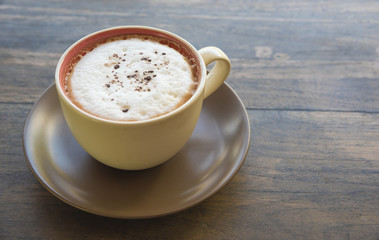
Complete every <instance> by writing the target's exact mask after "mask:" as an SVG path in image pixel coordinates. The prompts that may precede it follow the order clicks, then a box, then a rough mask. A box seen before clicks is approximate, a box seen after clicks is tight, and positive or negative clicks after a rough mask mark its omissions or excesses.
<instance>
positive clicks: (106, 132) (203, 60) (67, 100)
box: [55, 26, 230, 170]
mask: <svg viewBox="0 0 379 240" xmlns="http://www.w3.org/2000/svg"><path fill="white" fill-rule="evenodd" d="M117 36H126V38H128V36H142V38H149V37H152V38H157V39H159V40H158V42H160V43H161V44H162V45H165V46H167V47H169V48H172V49H174V50H176V51H177V52H178V53H180V54H181V55H183V57H184V58H185V59H187V61H188V63H189V65H190V66H191V68H192V70H191V71H192V74H193V76H194V81H195V82H196V84H195V85H196V87H195V88H194V89H193V91H192V92H191V95H190V97H188V99H186V101H184V102H183V103H181V104H180V105H178V106H177V107H175V108H174V109H172V110H169V111H168V112H165V113H163V114H157V115H156V116H152V117H149V118H146V119H137V120H136V119H133V120H119V119H112V117H110V118H109V117H104V116H99V115H96V114H93V113H91V112H89V111H87V110H86V109H84V108H83V107H82V106H81V105H80V104H79V105H78V104H76V103H75V101H74V100H73V98H72V97H71V96H70V94H69V91H68V90H67V78H68V75H69V74H70V73H71V70H72V69H71V70H68V69H70V66H71V64H72V63H73V62H75V61H76V60H75V59H76V58H78V56H80V55H83V56H84V55H85V54H83V49H86V48H88V47H89V46H97V45H96V44H98V43H103V42H107V39H111V38H114V37H117ZM92 48H93V47H91V49H92ZM91 51H92V50H91ZM162 54H163V53H162ZM120 59H121V58H120ZM141 59H144V58H141ZM146 59H147V58H145V59H144V60H146ZM122 60H123V61H124V59H122ZM79 61H80V60H79ZM213 62H214V63H215V64H214V65H213V66H212V68H211V69H210V71H209V72H208V71H207V65H209V64H211V63H213ZM115 64H116V65H118V64H117V63H115ZM116 65H113V66H112V67H114V68H115V69H116V68H118V66H116ZM74 71H75V70H74ZM136 71H137V70H136ZM146 72H147V71H146ZM149 72H150V71H149ZM229 72H230V61H229V59H228V57H227V56H226V55H225V53H224V52H223V51H222V50H220V49H219V48H217V47H205V48H202V49H200V50H196V49H195V48H194V47H193V46H192V45H191V44H190V43H189V42H187V41H186V40H184V39H183V38H181V37H179V36H177V35H175V34H173V33H170V32H168V31H165V30H161V29H157V28H152V27H146V26H119V27H113V28H108V29H104V30H101V31H98V32H95V33H92V34H89V35H87V36H85V37H83V38H82V39H80V40H78V41H77V42H75V43H74V44H73V45H71V46H70V47H69V48H68V49H67V50H66V51H65V52H64V53H63V55H62V56H61V58H60V60H59V62H58V64H57V68H56V72H55V83H56V89H57V92H58V97H59V102H60V105H61V108H62V111H63V115H64V118H65V120H66V123H67V125H68V127H69V129H70V131H71V133H72V135H73V136H74V138H75V139H76V140H77V142H78V143H79V144H80V145H81V146H82V147H83V149H84V150H85V151H86V152H88V154H90V155H91V156H92V157H93V158H94V159H96V160H98V161H99V162H101V163H103V164H105V165H108V166H111V167H114V168H118V169H124V170H141V169H147V168H151V167H155V166H157V165H160V164H162V163H164V162H165V161H167V160H169V159H170V158H172V157H173V156H174V155H175V154H177V153H178V152H179V151H180V149H181V148H182V147H183V146H184V145H185V143H186V142H187V141H188V139H189V138H190V137H191V135H192V132H193V131H194V129H195V126H196V124H197V121H198V119H199V116H200V112H201V108H202V104H203V101H204V99H206V98H207V97H208V96H209V95H211V94H212V93H213V92H214V91H216V90H217V88H218V87H219V86H221V85H222V84H223V82H224V81H225V79H226V78H227V76H228V74H229ZM141 75H142V73H141ZM115 76H116V75H115ZM153 76H154V75H152V76H151V77H150V76H147V77H145V78H141V80H140V81H141V82H142V81H145V82H144V84H145V85H146V84H147V81H150V79H151V78H152V77H153ZM128 77H130V75H128ZM172 77H173V78H175V76H172ZM144 79H145V80H144ZM134 80H135V79H134ZM137 80H138V79H137ZM135 81H136V80H135ZM130 84H131V82H130ZM103 87H104V86H103ZM106 87H108V88H109V84H106V86H105V88H106ZM146 89H147V88H146ZM147 90H149V91H150V89H147ZM147 90H146V91H147ZM111 100H112V101H113V99H111ZM126 111H127V109H126V110H125V109H123V112H126Z"/></svg>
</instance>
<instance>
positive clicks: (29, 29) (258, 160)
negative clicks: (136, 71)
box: [0, 0, 379, 240]
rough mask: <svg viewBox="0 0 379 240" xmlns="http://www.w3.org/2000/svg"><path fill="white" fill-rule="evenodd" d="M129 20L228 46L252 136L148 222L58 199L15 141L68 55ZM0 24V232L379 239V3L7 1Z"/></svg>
mask: <svg viewBox="0 0 379 240" xmlns="http://www.w3.org/2000/svg"><path fill="white" fill-rule="evenodd" d="M132 24H137V25H148V26H153V27H159V28H163V29H166V30H169V31H172V32H174V33H177V34H178V35H180V36H182V37H184V38H186V39H187V40H188V41H190V42H191V43H192V44H193V45H194V46H195V47H197V48H201V47H204V46H208V45H215V46H218V47H220V48H221V49H223V50H224V51H225V52H226V53H227V55H228V56H229V57H230V59H231V61H232V71H231V73H230V76H229V78H228V80H227V82H228V83H229V84H230V86H231V87H232V88H233V89H234V90H235V91H236V92H237V94H238V95H239V96H240V97H241V99H242V101H243V102H244V104H245V106H246V109H247V110H248V114H249V118H250V123H251V136H252V142H251V145H250V150H249V153H248V156H247V158H246V160H245V163H244V164H243V166H242V168H241V169H240V171H239V172H238V174H237V175H236V176H235V177H234V178H233V179H232V181H231V182H230V183H229V184H227V185H226V186H225V187H224V188H223V189H222V190H221V191H219V192H218V193H216V194H215V195H213V196H212V197H211V198H209V199H207V200H205V201H204V202H202V203H201V204H199V205H196V206H194V207H192V208H190V209H188V210H185V211H183V212H180V213H176V214H174V215H169V216H165V217H160V218H154V219H145V220H123V219H112V218H106V217H101V216H97V215H93V214H90V213H86V212H83V211H80V210H78V209H76V208H74V207H71V206H69V205H68V204H66V203H64V202H62V201H61V200H59V199H57V198H56V197H54V196H53V195H52V194H50V193H49V192H48V191H47V190H46V189H45V188H43V187H42V186H41V184H40V183H39V182H38V181H37V180H36V178H35V177H34V175H33V174H32V172H31V171H30V169H29V167H28V166H27V164H26V161H25V157H24V154H23V148H22V135H23V126H24V121H25V118H26V117H27V115H28V112H29V110H30V109H31V107H32V106H33V104H34V103H35V101H36V100H37V99H38V97H39V96H40V95H41V94H42V92H43V91H44V90H45V89H46V88H47V87H48V86H49V85H50V84H51V83H53V82H54V71H55V66H56V63H57V61H58V59H59V57H60V55H61V54H62V53H63V51H64V50H65V49H66V48H67V47H68V46H69V45H71V44H72V43H73V42H74V41H76V40H77V39H79V38H81V37H83V36H84V35H86V34H88V33H91V32H93V31H96V30H100V29H103V28H107V27H111V26H117V25H132ZM0 30H1V31H0V36H1V37H0V80H1V86H0V163H1V165H0V194H1V195H0V239H333V240H335V239H366V240H367V239H376V240H377V239H379V3H378V2H377V1H370V0H365V1H362V0H360V1H358V0H350V1H326V0H325V1H312V0H303V1H281V0H256V1H243V0H236V1H226V0H223V1H211V0H206V1H194V0H192V1H191V0H187V1H153V0H144V1H122V0H115V1H98V2H96V3H94V2H92V1H88V0H85V1H45V0H36V1H26V0H16V1H10V0H4V1H1V3H0Z"/></svg>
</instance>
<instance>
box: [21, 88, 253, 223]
mask: <svg viewBox="0 0 379 240" xmlns="http://www.w3.org/2000/svg"><path fill="white" fill-rule="evenodd" d="M23 144H24V153H25V157H26V161H27V163H28V165H29V167H30V168H31V170H32V172H33V173H34V175H35V176H36V178H37V179H38V180H39V181H40V183H41V184H42V185H43V186H44V187H45V188H46V189H47V190H49V191H50V192H51V193H52V194H53V195H55V196H56V197H58V198H59V199H61V200H63V201H64V202H66V203H68V204H70V205H72V206H74V207H76V208H79V209H81V210H84V211H87V212H90V213H94V214H98V215H102V216H107V217H114V218H128V219H135V218H151V217H158V216H163V215H168V214H172V213H176V212H179V211H181V210H184V209H187V208H189V207H191V206H194V205H195V204H198V203H200V202H201V201H203V200H205V199H207V198H208V197H210V196H212V195H213V194H215V193H216V192H217V191H218V190H220V189H221V188H222V187H223V186H225V184H227V183H228V182H229V181H230V180H231V179H232V177H233V176H234V175H235V174H236V173H237V171H238V170H239V168H240V167H241V165H242V164H243V162H244V160H245V157H246V155H247V151H248V148H249V144H250V125H249V119H248V116H247V113H246V110H245V107H244V105H243V104H242V102H241V100H240V99H239V97H238V96H237V94H236V93H235V92H234V91H233V90H232V88H231V87H229V86H228V85H227V84H223V85H222V86H221V87H220V88H219V89H218V90H217V91H216V92H214V93H213V94H212V95H211V96H210V97H208V98H207V99H206V100H205V101H204V104H203V108H202V111H201V114H200V119H199V121H198V124H197V126H196V129H195V131H194V133H193V134H192V136H191V138H190V140H189V141H188V142H187V143H186V145H185V146H184V147H183V148H182V150H181V151H180V152H179V153H178V154H177V155H176V156H174V157H173V158H171V159H169V160H168V161H167V162H165V163H163V164H162V165H160V166H157V167H154V168H150V169H147V170H140V171H126V170H118V169H114V168H111V167H108V166H106V165H103V164H102V163H100V162H98V161H97V160H95V159H94V158H92V157H91V156H90V155H88V153H87V152H85V151H84V150H83V148H82V147H81V146H80V145H79V144H78V143H77V142H76V140H75V139H74V137H73V136H72V135H71V132H70V130H69V128H68V126H67V125H66V122H65V120H64V118H63V114H62V111H61V107H60V105H59V101H58V96H57V92H56V89H55V85H54V84H52V85H51V86H50V87H49V88H48V89H47V90H46V91H45V92H44V93H43V94H42V96H41V97H40V99H39V100H38V101H37V102H36V103H35V105H34V106H33V108H32V109H31V111H30V113H29V116H28V118H27V119H26V122H25V127H24V136H23Z"/></svg>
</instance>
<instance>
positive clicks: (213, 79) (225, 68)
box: [199, 47, 230, 99]
mask: <svg viewBox="0 0 379 240" xmlns="http://www.w3.org/2000/svg"><path fill="white" fill-rule="evenodd" d="M199 53H200V55H201V57H202V58H203V60H204V63H205V65H206V66H207V65H209V64H210V63H212V62H216V64H215V65H214V66H213V68H212V69H211V71H210V72H209V73H208V75H207V79H206V81H205V90H204V99H205V98H207V97H208V96H209V95H211V94H212V93H213V92H214V91H216V90H217V88H219V87H220V86H221V85H222V84H223V83H224V81H225V79H226V78H227V77H228V75H229V72H230V60H229V58H228V56H226V54H225V53H224V52H223V51H222V50H221V49H219V48H217V47H205V48H202V49H200V50H199Z"/></svg>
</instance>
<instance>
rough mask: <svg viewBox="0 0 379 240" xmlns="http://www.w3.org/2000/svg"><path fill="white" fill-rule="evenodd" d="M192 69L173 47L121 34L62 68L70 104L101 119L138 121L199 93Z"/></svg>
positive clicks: (96, 46)
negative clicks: (64, 69) (196, 91)
mask: <svg viewBox="0 0 379 240" xmlns="http://www.w3.org/2000/svg"><path fill="white" fill-rule="evenodd" d="M197 83H198V82H197V76H196V66H195V65H194V64H192V61H191V59H188V58H187V57H185V56H183V55H182V54H181V53H180V52H178V51H177V50H176V49H175V43H171V42H169V41H168V40H166V39H161V38H158V37H152V36H148V35H123V36H117V37H112V38H109V39H106V40H102V41H99V42H97V43H95V44H93V45H91V46H88V47H87V48H85V49H83V50H82V51H80V52H79V53H78V54H77V56H75V57H74V58H72V60H71V62H70V64H69V65H68V67H67V69H66V78H65V88H66V94H67V95H68V97H69V98H70V99H71V101H72V102H73V103H74V104H75V105H77V106H78V107H79V108H81V109H82V110H84V111H86V112H88V113H90V114H92V115H95V116H97V117H100V118H104V119H110V120H120V121H138V120H146V119H151V118H155V117H158V116H160V115H163V114H166V113H168V112H171V111H173V110H175V109H176V108H178V107H180V106H181V105H183V104H184V103H185V102H186V101H187V100H188V99H189V98H190V97H191V96H192V95H193V93H194V92H195V90H196V88H197Z"/></svg>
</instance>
